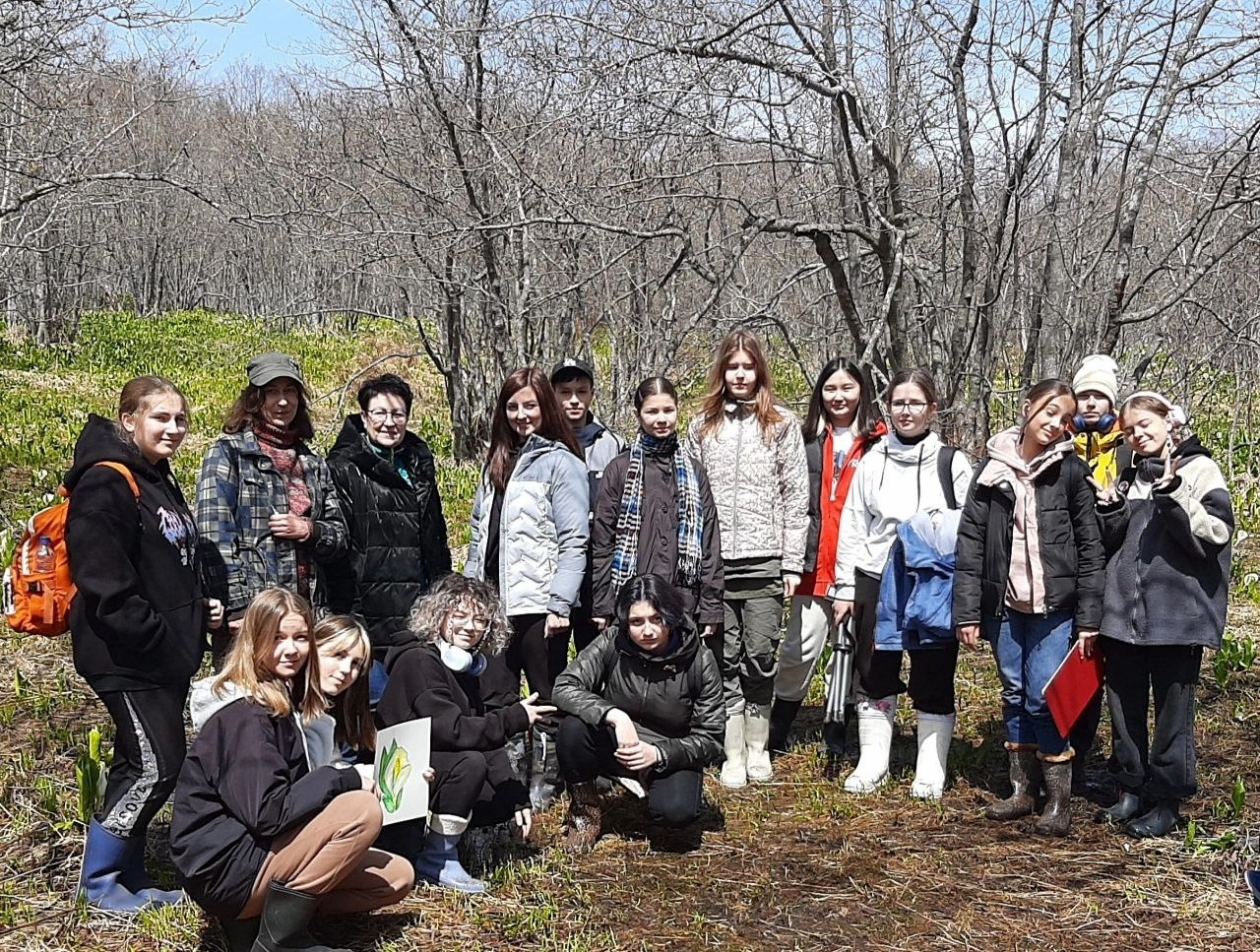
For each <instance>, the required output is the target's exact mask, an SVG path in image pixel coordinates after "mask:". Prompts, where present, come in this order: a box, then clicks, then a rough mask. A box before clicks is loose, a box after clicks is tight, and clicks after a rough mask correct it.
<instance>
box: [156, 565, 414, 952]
mask: <svg viewBox="0 0 1260 952" xmlns="http://www.w3.org/2000/svg"><path fill="white" fill-rule="evenodd" d="M312 625H313V619H312V613H311V608H310V604H309V603H308V602H307V601H306V600H305V599H303V598H301V597H300V596H297V595H293V594H291V593H289V592H287V591H285V590H283V589H268V590H266V591H264V592H262V593H261V594H260V595H258V596H257V597H256V598H255V599H254V601H253V602H251V603H250V605H249V608H248V610H247V611H246V612H245V616H244V618H243V619H242V624H241V629H240V632H239V633H238V634H237V636H236V637H235V638H234V639H233V641H232V646H231V648H230V649H229V651H228V654H227V658H226V659H225V662H224V665H223V670H222V672H221V673H220V674H219V675H218V676H217V677H211V678H207V679H205V680H203V681H199V682H198V683H197V685H196V686H195V688H194V692H193V700H192V718H193V727H194V728H195V729H196V730H198V731H199V733H198V736H197V740H196V741H195V742H194V743H193V747H192V750H191V751H190V752H189V754H188V759H187V760H186V761H185V763H184V769H183V770H182V771H181V772H180V775H179V783H178V785H177V786H176V790H175V806H174V812H173V815H172V817H171V859H172V860H173V861H174V863H175V867H176V869H178V870H179V873H180V875H181V877H182V878H183V880H184V882H185V885H186V888H187V890H188V893H189V895H191V896H192V897H193V899H195V900H196V901H197V903H198V904H199V905H200V906H202V907H203V908H204V909H206V910H207V911H209V912H210V913H212V914H213V915H215V916H217V917H219V919H220V921H221V922H222V924H223V928H224V931H225V933H226V934H227V936H228V941H229V944H230V947H231V948H232V949H242V950H244V949H249V948H251V943H255V942H256V944H253V945H252V948H253V949H254V952H273V950H280V949H290V948H299V949H300V948H307V947H308V946H312V945H313V944H314V940H313V939H312V938H311V936H310V934H309V933H308V932H307V925H308V923H309V922H310V920H311V917H312V916H313V915H314V914H315V912H316V909H318V911H319V912H320V914H321V915H325V916H327V915H341V914H345V913H351V912H367V911H368V910H371V909H377V908H380V907H381V906H386V905H389V904H391V903H394V902H397V901H399V900H400V899H402V898H403V897H404V896H405V895H406V894H407V893H408V891H409V890H410V889H411V886H412V882H413V878H414V874H413V872H412V869H411V864H409V863H408V862H407V861H406V860H405V859H403V858H402V857H399V856H394V855H392V854H390V853H385V852H382V851H380V850H374V849H372V848H371V847H372V843H373V841H374V840H375V839H376V837H377V835H378V834H379V833H380V830H381V820H382V813H381V806H380V803H379V801H378V799H377V795H376V792H375V785H374V783H373V780H372V767H371V766H369V765H364V766H361V767H357V768H355V769H337V768H335V767H333V766H332V765H324V766H319V767H315V768H314V769H312V768H311V767H310V766H309V764H308V761H307V754H306V747H305V744H304V743H303V735H302V724H303V723H310V722H311V721H312V720H314V719H315V718H317V717H318V716H320V715H321V714H323V713H324V710H325V708H326V707H327V701H326V700H325V697H324V694H323V692H322V691H321V690H320V685H319V673H318V670H317V668H318V666H317V665H314V664H308V663H307V662H308V659H309V656H310V652H311V635H310V632H311V628H312ZM297 698H300V699H301V700H300V701H298V700H295V699H297ZM259 917H261V920H260V919H259ZM255 936H256V938H255ZM319 948H322V946H319Z"/></svg>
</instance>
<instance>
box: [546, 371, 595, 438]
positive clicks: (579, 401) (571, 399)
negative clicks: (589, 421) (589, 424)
mask: <svg viewBox="0 0 1260 952" xmlns="http://www.w3.org/2000/svg"><path fill="white" fill-rule="evenodd" d="M555 391H556V401H557V402H558V403H559V404H560V409H561V411H562V412H563V413H564V418H565V419H566V420H568V421H569V423H571V424H572V425H574V426H581V425H583V424H584V423H586V414H587V413H588V412H590V409H591V401H592V400H594V399H595V385H594V384H593V383H591V380H590V378H589V377H577V378H575V379H573V380H566V381H565V382H564V383H558V384H555Z"/></svg>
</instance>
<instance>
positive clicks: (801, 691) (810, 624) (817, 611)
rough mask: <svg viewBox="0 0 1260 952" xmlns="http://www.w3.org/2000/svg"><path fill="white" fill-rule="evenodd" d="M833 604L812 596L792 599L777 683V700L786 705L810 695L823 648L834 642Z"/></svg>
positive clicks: (775, 689) (775, 693)
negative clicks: (811, 680)
mask: <svg viewBox="0 0 1260 952" xmlns="http://www.w3.org/2000/svg"><path fill="white" fill-rule="evenodd" d="M834 631H835V626H834V625H833V624H832V614H831V600H830V599H827V598H817V597H816V596H813V595H796V596H794V597H793V598H792V612H791V614H790V615H789V616H788V623H787V631H786V633H785V634H784V636H783V642H782V644H780V645H779V673H778V676H777V677H776V678H775V679H774V696H775V697H776V698H779V699H781V700H784V701H803V700H805V695H806V694H808V693H809V682H810V679H811V678H813V676H814V667H815V665H817V664H818V659H819V658H820V657H821V656H822V652H823V647H824V646H825V645H826V644H828V643H829V642H832V641H833V640H834V639H833V637H832V636H833V633H834Z"/></svg>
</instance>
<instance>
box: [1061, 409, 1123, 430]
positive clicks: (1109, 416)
mask: <svg viewBox="0 0 1260 952" xmlns="http://www.w3.org/2000/svg"><path fill="white" fill-rule="evenodd" d="M1117 419H1118V417H1117V416H1116V415H1115V414H1114V413H1104V414H1103V415H1102V416H1100V417H1099V418H1098V422H1097V423H1095V424H1094V425H1093V426H1090V425H1089V424H1088V423H1086V422H1085V418H1084V417H1083V416H1081V415H1080V414H1079V413H1078V414H1076V416H1074V417H1072V429H1074V430H1075V431H1076V432H1077V433H1089V432H1094V433H1106V432H1107V431H1108V430H1110V429H1111V428H1112V427H1113V426H1115V425H1116V420H1117Z"/></svg>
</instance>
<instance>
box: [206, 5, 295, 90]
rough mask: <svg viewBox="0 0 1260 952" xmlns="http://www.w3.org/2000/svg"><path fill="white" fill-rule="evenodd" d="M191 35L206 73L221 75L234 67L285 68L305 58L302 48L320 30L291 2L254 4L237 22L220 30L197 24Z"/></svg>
mask: <svg viewBox="0 0 1260 952" xmlns="http://www.w3.org/2000/svg"><path fill="white" fill-rule="evenodd" d="M194 35H195V36H196V37H197V39H198V40H200V41H201V43H202V53H203V55H204V56H205V57H206V58H207V59H211V58H215V63H214V65H212V66H210V67H209V69H208V71H209V72H211V73H221V72H222V71H223V70H224V69H226V68H227V67H229V66H231V65H234V64H236V63H242V62H248V63H252V64H254V65H258V66H268V67H273V68H284V67H287V66H289V65H291V64H293V63H294V62H296V61H299V60H302V59H304V58H305V57H304V56H303V54H302V48H303V46H310V45H311V44H313V43H317V42H318V41H319V38H320V28H319V26H318V25H317V24H315V23H313V22H312V21H311V20H310V18H308V17H307V16H306V15H305V14H304V13H303V12H302V11H301V10H299V9H298V8H297V7H295V6H294V5H293V4H292V3H291V2H290V0H257V2H256V3H255V5H254V7H253V9H252V10H250V12H249V13H247V14H246V15H245V17H244V19H242V20H241V21H240V22H238V23H235V24H231V25H223V26H220V25H218V24H209V23H207V24H198V25H197V26H196V27H195V28H194Z"/></svg>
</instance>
